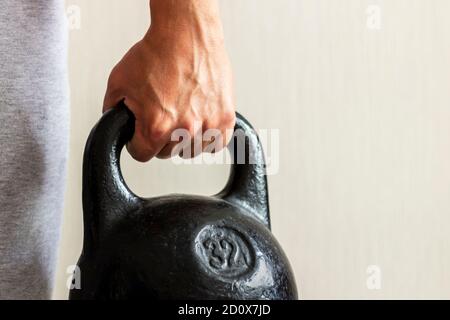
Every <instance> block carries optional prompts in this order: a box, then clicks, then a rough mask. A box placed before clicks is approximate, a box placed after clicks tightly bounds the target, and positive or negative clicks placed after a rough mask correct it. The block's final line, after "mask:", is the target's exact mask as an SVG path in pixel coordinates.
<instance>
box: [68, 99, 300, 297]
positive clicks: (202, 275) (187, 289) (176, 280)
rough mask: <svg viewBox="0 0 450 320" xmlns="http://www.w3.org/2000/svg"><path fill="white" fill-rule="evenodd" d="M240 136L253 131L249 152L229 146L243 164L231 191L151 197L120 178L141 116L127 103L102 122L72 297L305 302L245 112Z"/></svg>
mask: <svg viewBox="0 0 450 320" xmlns="http://www.w3.org/2000/svg"><path fill="white" fill-rule="evenodd" d="M235 132H236V133H244V134H245V139H244V140H245V142H244V143H245V147H246V151H247V152H246V153H245V154H246V156H245V158H242V157H241V158H240V155H239V154H238V152H236V150H237V149H238V146H239V145H240V142H238V140H239V139H238V138H235V140H234V141H235V143H231V144H230V146H229V149H230V152H231V154H232V158H234V164H233V165H232V167H231V175H230V179H229V181H228V183H227V185H226V187H225V188H224V190H223V191H222V192H220V193H219V194H217V195H216V196H212V197H206V196H194V195H178V194H173V195H167V196H163V197H156V198H150V199H143V198H140V197H138V196H136V195H135V194H134V193H133V192H131V191H130V189H129V188H128V187H127V185H126V183H125V181H124V179H123V177H122V174H121V171H120V153H121V150H122V148H123V146H124V145H125V144H126V142H127V141H129V140H130V138H131V137H132V136H133V133H134V117H133V115H132V114H131V112H130V111H129V110H128V109H127V108H126V107H125V106H124V105H123V104H121V105H120V106H118V107H117V108H114V109H112V110H110V111H108V112H107V113H105V114H104V115H103V117H102V119H101V120H100V121H99V122H98V123H97V125H96V126H95V127H94V129H93V130H92V132H91V134H90V136H89V138H88V141H87V144H86V149H85V153H84V163H83V211H84V244H83V251H82V254H81V257H80V259H79V262H78V266H79V268H80V271H81V277H80V280H81V289H73V290H71V292H70V299H102V300H106V299H182V300H184V299H188V300H189V299H255V300H256V299H297V289H296V287H295V281H294V276H293V273H292V270H291V267H290V265H289V262H288V260H287V258H286V256H285V254H284V253H283V250H282V249H281V247H280V245H279V244H278V242H277V241H276V239H275V238H274V237H273V235H272V233H271V232H270V217H269V205H268V192H267V180H266V175H265V162H264V154H263V150H262V147H261V144H260V142H259V139H258V136H257V135H256V133H255V132H254V130H253V129H252V127H251V125H250V124H249V123H248V122H247V121H246V120H245V119H244V118H243V117H242V116H240V115H239V114H238V115H237V121H236V128H235ZM238 136H241V137H243V135H239V134H236V137H238ZM244 140H239V141H244ZM233 145H234V147H233ZM239 150H241V149H240V148H239ZM243 160H245V161H243ZM249 160H250V161H249Z"/></svg>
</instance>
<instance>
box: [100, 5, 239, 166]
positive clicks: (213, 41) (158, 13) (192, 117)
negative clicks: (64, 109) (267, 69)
mask: <svg viewBox="0 0 450 320" xmlns="http://www.w3.org/2000/svg"><path fill="white" fill-rule="evenodd" d="M150 8H151V18H152V23H151V27H150V29H149V30H148V31H147V33H146V34H145V36H144V37H143V39H142V40H140V41H139V42H138V43H137V44H135V45H134V46H133V47H132V48H131V49H130V50H129V51H128V53H127V54H126V55H125V56H124V57H123V59H122V60H121V61H120V62H119V63H118V64H117V65H116V66H115V67H114V69H113V71H112V72H111V75H110V77H109V81H108V88H107V91H106V95H105V101H104V111H106V110H108V109H109V108H112V107H114V106H115V105H117V103H118V102H120V101H121V100H124V102H125V104H126V105H127V106H128V108H129V109H130V110H131V111H132V112H133V113H134V115H135V117H136V129H135V134H134V137H133V139H132V141H131V142H130V143H129V144H128V151H129V152H130V154H131V155H132V156H133V157H134V158H135V159H136V160H138V161H142V162H144V161H148V160H150V159H151V158H152V157H154V156H158V157H160V158H169V157H170V156H171V154H172V150H173V149H174V147H175V146H176V144H177V142H171V141H170V140H171V133H172V132H173V130H175V129H187V130H188V131H189V132H190V133H191V136H192V137H193V136H194V135H195V134H198V133H199V132H194V131H195V128H200V130H199V131H203V132H204V131H206V130H208V129H212V128H213V129H219V130H220V132H221V133H222V136H221V141H220V143H219V144H218V145H217V148H216V151H217V150H218V149H220V148H221V147H222V146H225V145H226V143H227V142H228V140H229V139H230V136H229V134H228V135H227V134H226V133H227V131H228V133H229V131H230V130H228V129H232V128H233V126H234V121H235V119H234V101H233V100H234V95H233V85H232V71H231V66H230V62H229V59H228V56H227V53H226V50H225V46H224V39H223V31H222V25H221V21H220V17H219V8H218V3H217V0H150ZM194 124H196V125H194ZM199 124H200V125H199ZM203 147H204V148H205V147H206V145H205V143H204V146H203ZM192 155H196V154H192ZM192 155H190V156H192Z"/></svg>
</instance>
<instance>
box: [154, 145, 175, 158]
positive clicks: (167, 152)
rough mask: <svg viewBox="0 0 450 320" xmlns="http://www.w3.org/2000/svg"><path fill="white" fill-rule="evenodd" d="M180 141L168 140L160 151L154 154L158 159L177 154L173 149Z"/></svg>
mask: <svg viewBox="0 0 450 320" xmlns="http://www.w3.org/2000/svg"><path fill="white" fill-rule="evenodd" d="M180 143H181V142H180V141H170V142H169V143H167V144H166V145H165V146H164V147H163V148H162V149H161V151H160V152H159V153H158V154H157V155H156V157H157V158H158V159H170V158H172V157H174V156H176V155H177V154H174V150H176V148H177V145H178V144H180Z"/></svg>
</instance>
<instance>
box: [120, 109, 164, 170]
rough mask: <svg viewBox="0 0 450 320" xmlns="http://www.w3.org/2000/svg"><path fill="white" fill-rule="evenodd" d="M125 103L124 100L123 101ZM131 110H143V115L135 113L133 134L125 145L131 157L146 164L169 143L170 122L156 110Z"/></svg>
mask: <svg viewBox="0 0 450 320" xmlns="http://www.w3.org/2000/svg"><path fill="white" fill-rule="evenodd" d="M125 103H127V102H126V100H125ZM130 109H131V110H132V111H133V110H145V113H144V114H139V113H135V117H136V121H135V133H134V135H133V138H132V139H131V141H130V142H129V143H128V145H127V149H128V152H129V153H130V154H131V156H132V157H133V158H134V159H135V160H137V161H140V162H147V161H149V160H150V159H152V158H153V157H154V156H156V155H157V154H158V153H160V152H161V150H162V149H163V148H164V146H165V145H167V144H168V143H169V142H170V141H169V139H170V132H171V121H170V119H167V118H166V119H165V118H164V116H163V115H161V113H160V112H158V111H155V110H156V108H152V107H145V108H139V109H137V108H136V106H134V105H133V106H130Z"/></svg>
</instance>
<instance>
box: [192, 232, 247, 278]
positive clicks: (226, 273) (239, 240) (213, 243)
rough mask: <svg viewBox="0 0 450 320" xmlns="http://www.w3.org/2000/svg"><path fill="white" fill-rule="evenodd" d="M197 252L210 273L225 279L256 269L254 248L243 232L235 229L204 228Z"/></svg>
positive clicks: (197, 243)
mask: <svg viewBox="0 0 450 320" xmlns="http://www.w3.org/2000/svg"><path fill="white" fill-rule="evenodd" d="M196 252H197V255H198V256H199V258H200V260H201V262H202V263H203V264H204V265H205V267H206V268H207V269H208V270H209V271H211V272H213V273H214V274H216V275H218V276H220V277H223V278H232V279H235V278H238V277H240V276H242V275H244V274H246V273H248V272H250V271H251V270H252V269H253V267H254V261H255V254H254V250H253V248H252V246H251V245H250V243H249V241H247V239H246V238H245V236H244V235H243V234H242V233H241V232H239V231H237V230H235V229H233V228H229V227H218V226H207V227H205V228H203V229H202V231H200V233H199V234H198V236H197V238H196Z"/></svg>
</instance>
